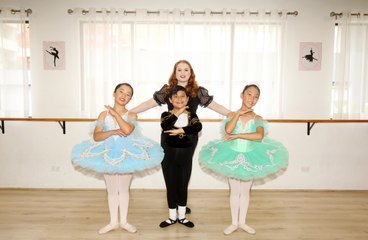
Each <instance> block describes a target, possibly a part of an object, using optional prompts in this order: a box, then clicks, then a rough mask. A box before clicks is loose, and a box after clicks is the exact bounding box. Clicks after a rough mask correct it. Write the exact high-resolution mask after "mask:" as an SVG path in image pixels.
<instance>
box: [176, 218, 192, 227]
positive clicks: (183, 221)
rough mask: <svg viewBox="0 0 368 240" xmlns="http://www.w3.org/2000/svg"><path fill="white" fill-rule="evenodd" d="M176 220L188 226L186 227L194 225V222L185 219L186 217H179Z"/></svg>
mask: <svg viewBox="0 0 368 240" xmlns="http://www.w3.org/2000/svg"><path fill="white" fill-rule="evenodd" d="M178 222H179V223H180V224H183V225H184V226H186V227H188V228H192V227H194V223H193V222H191V221H189V220H187V219H186V218H183V219H179V220H178Z"/></svg>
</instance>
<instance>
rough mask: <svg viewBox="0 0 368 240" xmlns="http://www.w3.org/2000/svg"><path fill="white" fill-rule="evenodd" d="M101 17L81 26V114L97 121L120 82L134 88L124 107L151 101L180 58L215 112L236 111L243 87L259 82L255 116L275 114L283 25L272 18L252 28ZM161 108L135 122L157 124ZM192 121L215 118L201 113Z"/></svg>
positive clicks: (250, 24)
mask: <svg viewBox="0 0 368 240" xmlns="http://www.w3.org/2000/svg"><path fill="white" fill-rule="evenodd" d="M106 18H108V17H106V15H104V14H103V16H100V17H99V18H97V19H98V20H96V19H93V20H91V19H90V20H89V21H87V20H85V19H83V20H82V21H81V24H80V26H81V54H82V88H81V89H82V91H83V93H82V100H81V101H82V104H81V105H82V111H83V113H85V115H87V116H90V117H95V116H97V114H98V113H99V112H100V111H102V110H103V106H104V105H105V104H108V103H110V104H112V103H111V101H112V97H111V96H112V91H113V89H114V87H115V85H116V84H118V83H119V82H124V81H125V82H129V83H131V84H132V85H133V87H134V89H135V93H134V96H133V99H132V101H131V103H130V106H129V107H128V108H132V107H134V106H136V105H138V104H139V103H141V102H143V101H145V100H148V99H149V98H152V95H153V93H154V91H157V90H159V89H160V88H161V87H162V86H163V84H165V83H167V80H168V78H169V76H170V74H171V72H172V70H173V66H174V63H175V62H177V61H178V60H181V59H186V60H188V61H189V62H190V63H191V64H192V66H193V69H194V72H195V74H196V79H197V81H198V83H199V85H201V86H203V87H205V88H207V89H208V90H209V93H210V95H214V99H215V101H216V102H218V103H220V104H221V105H223V106H225V107H227V108H229V109H231V110H237V109H238V108H239V107H240V104H241V102H240V97H239V96H240V93H241V91H242V89H243V88H244V86H245V85H246V84H249V83H257V84H258V85H260V87H261V91H262V95H261V99H262V100H261V101H260V103H259V105H258V106H257V108H258V111H257V112H258V113H260V114H262V116H264V117H277V115H278V114H279V109H280V102H279V100H278V99H279V98H280V91H279V89H281V87H280V85H281V69H282V66H281V65H282V51H283V49H282V36H283V34H284V25H283V21H281V20H280V19H279V18H278V15H277V17H276V18H272V20H270V19H267V18H265V19H267V20H264V19H256V20H255V19H253V18H252V21H248V20H241V21H234V20H231V19H220V20H219V19H218V18H215V19H212V18H204V19H203V18H201V19H200V20H198V19H197V18H196V17H193V18H185V19H182V18H180V17H179V19H171V17H170V19H169V20H168V19H162V18H159V19H152V18H150V17H147V18H125V16H123V17H121V18H122V19H119V16H116V15H114V16H111V18H108V19H106ZM255 18H257V17H255ZM164 109H166V106H163V107H161V108H155V109H151V110H149V111H146V112H144V113H142V114H140V118H159V116H160V113H161V112H162V111H163V110H164ZM198 115H199V117H201V118H219V117H221V116H219V115H218V114H217V113H215V112H213V111H211V110H209V109H204V108H199V109H198Z"/></svg>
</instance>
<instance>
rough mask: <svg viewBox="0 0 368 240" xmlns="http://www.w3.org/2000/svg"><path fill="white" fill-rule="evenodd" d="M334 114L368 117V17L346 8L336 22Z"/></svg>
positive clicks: (333, 87)
mask: <svg viewBox="0 0 368 240" xmlns="http://www.w3.org/2000/svg"><path fill="white" fill-rule="evenodd" d="M333 69H334V73H333V82H332V107H331V117H332V118H335V119H359V118H367V117H368V17H367V16H364V14H363V13H361V14H359V16H353V15H351V13H350V12H344V13H343V14H342V17H341V18H339V19H337V20H336V24H335V46H334V68H333Z"/></svg>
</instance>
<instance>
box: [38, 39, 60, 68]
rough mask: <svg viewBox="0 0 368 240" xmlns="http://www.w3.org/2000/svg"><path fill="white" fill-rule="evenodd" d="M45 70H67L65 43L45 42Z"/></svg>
mask: <svg viewBox="0 0 368 240" xmlns="http://www.w3.org/2000/svg"><path fill="white" fill-rule="evenodd" d="M42 51H43V68H44V69H45V70H65V42H63V41H56V42H52V41H44V42H43V47H42Z"/></svg>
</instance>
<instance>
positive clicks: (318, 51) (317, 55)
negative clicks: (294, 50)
mask: <svg viewBox="0 0 368 240" xmlns="http://www.w3.org/2000/svg"><path fill="white" fill-rule="evenodd" d="M321 66H322V42H301V43H300V45H299V70H300V71H320V70H321Z"/></svg>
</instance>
